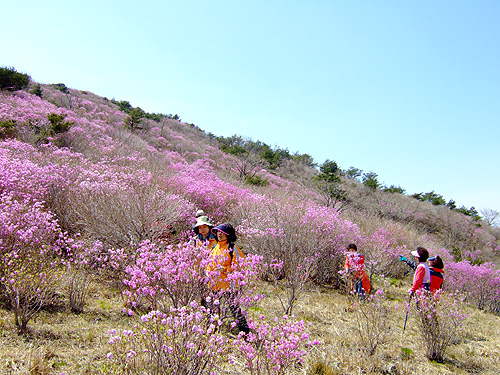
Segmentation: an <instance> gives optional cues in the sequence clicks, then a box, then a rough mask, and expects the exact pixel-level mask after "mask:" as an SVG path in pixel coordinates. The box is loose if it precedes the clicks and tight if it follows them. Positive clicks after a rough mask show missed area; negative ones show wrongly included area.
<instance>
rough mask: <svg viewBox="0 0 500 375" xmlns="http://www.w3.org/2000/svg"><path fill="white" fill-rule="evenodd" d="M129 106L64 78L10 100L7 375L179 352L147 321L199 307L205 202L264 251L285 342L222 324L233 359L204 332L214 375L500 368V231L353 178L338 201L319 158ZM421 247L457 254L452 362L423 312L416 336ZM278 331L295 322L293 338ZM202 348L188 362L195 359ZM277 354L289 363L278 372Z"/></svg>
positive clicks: (449, 303)
mask: <svg viewBox="0 0 500 375" xmlns="http://www.w3.org/2000/svg"><path fill="white" fill-rule="evenodd" d="M37 87H39V90H37V91H36V92H35V91H33V89H34V88H35V89H36V88H37ZM30 91H31V92H35V93H36V94H38V95H36V94H32V93H30ZM126 103H127V102H118V101H116V100H110V99H107V98H102V97H99V96H97V95H95V94H92V93H91V92H88V91H80V90H76V89H72V88H67V87H66V86H64V85H62V84H59V85H39V86H36V84H33V83H31V86H30V87H29V88H28V89H26V90H18V91H13V92H10V91H2V92H0V125H1V128H0V135H1V137H0V138H2V141H1V147H0V174H1V178H0V194H1V195H0V205H1V207H2V210H1V215H2V216H1V218H0V225H1V227H0V230H1V233H0V236H1V237H0V250H1V254H2V258H3V259H2V261H3V265H2V268H1V275H0V276H1V278H0V291H1V292H2V293H1V302H2V309H1V310H0V313H1V315H0V323H1V324H0V327H1V329H2V348H3V349H2V350H1V351H0V366H3V367H1V368H2V371H3V372H2V373H39V374H52V373H54V374H56V373H57V374H60V373H63V372H64V373H67V374H79V373H82V374H84V373H87V374H93V373H126V371H130V373H134V372H133V366H132V365H130V363H131V362H127V361H136V364H139V365H141V366H143V367H142V368H143V369H144V368H146V367H145V366H147V365H146V364H145V363H146V362H147V361H146V360H145V359H144V357H145V355H143V356H142V357H141V355H140V353H141V351H140V350H139V349H142V352H144V350H143V349H144V348H149V349H148V351H149V352H151V347H149V346H147V345H148V340H142V341H141V339H140V337H141V332H142V331H145V332H153V334H152V336H151V337H153V338H154V339H151V340H152V341H153V342H154V340H156V339H157V338H158V337H165V343H167V342H168V343H170V344H169V345H174V344H173V343H176V344H178V341H176V339H170V338H168V339H167V338H166V337H167V336H168V337H170V336H169V335H168V334H167V336H162V335H165V332H164V331H162V330H161V329H160V331H158V327H157V326H155V325H154V324H152V325H148V322H153V321H154V318H153V317H150V318H145V319H142V320H141V319H139V318H138V317H140V316H143V315H145V314H151V312H152V311H161V313H162V314H165V317H164V318H165V320H167V318H170V317H174V316H176V314H180V315H179V316H183V317H184V315H182V314H184V312H182V311H177V310H171V308H175V309H180V308H181V307H182V306H190V308H192V309H193V313H194V312H196V311H197V309H199V308H200V307H199V306H198V305H197V303H198V302H199V301H200V299H201V298H205V297H206V296H205V295H203V293H205V292H204V287H203V281H202V279H203V275H204V267H202V266H203V265H204V263H203V262H204V261H205V260H204V258H203V257H202V254H201V253H200V252H199V251H196V249H193V247H192V246H191V245H190V243H189V242H186V238H187V236H190V235H191V232H190V231H191V226H192V225H193V223H194V221H195V219H194V215H195V213H196V211H197V210H198V209H203V210H204V211H205V212H206V213H207V214H208V215H209V217H210V219H211V220H212V222H214V223H217V224H218V223H223V222H230V223H232V224H233V225H234V227H235V228H236V232H237V234H238V237H239V239H238V242H237V243H238V245H239V246H240V247H241V248H242V249H243V250H244V252H245V253H246V254H247V258H246V259H247V260H248V264H247V266H246V268H245V270H246V271H245V272H246V273H245V274H244V275H242V276H241V277H242V278H243V279H244V280H246V287H245V288H243V290H242V294H241V300H240V304H241V306H242V307H245V308H244V309H243V310H244V311H246V312H247V314H248V317H249V318H250V319H252V322H253V323H252V324H254V325H255V328H254V329H255V331H256V332H259V333H260V334H262V338H261V339H262V342H265V340H266V339H264V337H267V340H268V342H271V343H275V344H276V345H275V346H273V345H274V344H273V345H270V346H269V347H265V350H264V347H263V346H259V345H257V344H255V343H254V346H252V347H247V346H246V345H247V344H248V343H247V342H245V341H241V340H240V341H238V339H237V338H235V337H234V332H231V329H230V328H225V330H224V327H225V326H223V327H222V328H221V329H220V330H219V331H218V333H217V334H219V333H221V334H220V337H217V340H220V341H217V342H218V348H219V349H220V348H225V350H226V349H227V353H226V352H223V353H221V352H219V351H217V346H215V347H214V346H213V343H212V342H208V341H207V342H206V343H205V341H203V340H204V338H207V337H210V338H211V337H212V335H215V334H213V333H212V332H210V333H207V332H205V333H204V334H203V335H202V336H192V337H191V336H190V339H191V340H193V341H196V340H198V341H199V342H203V343H204V344H205V345H206V346H204V347H203V348H204V349H203V352H198V353H201V354H199V355H198V354H194V357H193V358H195V357H196V358H201V359H200V361H202V360H203V361H206V363H210V366H213V371H217V372H218V373H252V374H254V373H255V374H257V373H259V374H261V373H262V374H264V373H276V374H278V373H282V374H285V373H307V374H313V373H317V374H320V373H334V374H352V373H398V374H413V373H423V372H427V373H459V374H465V373H471V372H472V373H483V374H490V373H491V374H493V373H497V369H498V367H497V363H498V360H499V359H500V342H499V341H498V339H497V337H498V334H499V333H500V319H499V318H498V316H497V315H495V313H498V312H499V311H500V294H499V290H500V273H499V271H497V264H498V263H499V262H498V261H499V246H500V242H499V236H500V233H499V230H498V228H493V227H490V226H488V225H487V223H485V222H480V221H474V220H473V219H472V218H471V217H469V216H465V215H463V214H461V213H459V212H456V211H453V210H450V209H449V208H447V207H445V206H435V205H433V204H431V203H429V202H422V201H419V200H417V199H413V198H411V197H408V196H405V195H403V194H399V193H390V192H384V191H382V190H381V189H379V188H376V189H371V188H369V187H367V186H365V185H364V184H362V183H360V182H359V181H357V180H356V179H352V178H351V179H349V178H346V176H340V177H339V178H340V182H339V184H338V186H341V188H342V190H343V191H344V192H345V199H343V200H342V202H338V203H337V204H325V195H324V191H322V190H321V188H320V187H318V184H317V181H318V178H317V177H318V175H320V171H318V169H316V168H315V167H314V166H313V165H312V164H311V163H310V161H309V160H308V159H307V157H305V156H307V155H300V154H298V153H296V154H294V155H292V156H293V157H292V156H289V157H286V158H283V159H282V160H280V162H279V163H277V164H275V165H273V164H272V163H271V162H270V163H267V164H266V163H264V162H263V161H262V160H261V159H259V154H258V153H250V152H241V153H239V152H227V151H228V150H227V148H226V149H225V148H224V147H223V143H221V141H220V139H219V140H218V138H217V137H216V136H214V135H212V134H211V133H208V132H205V131H203V130H201V129H200V128H199V127H198V126H196V125H193V124H186V123H183V122H182V121H179V119H178V116H172V115H159V114H145V113H140V111H138V110H135V111H134V108H133V107H132V106H130V103H128V106H127V105H125V104H126ZM148 117H149V118H148ZM282 146H286V145H282ZM224 151H226V152H224ZM232 151H234V149H233V150H232ZM271 151H272V150H271ZM304 157H305V158H304ZM248 171H250V172H248ZM247 172H248V173H247ZM248 175H250V176H252V177H253V178H254V179H253V180H252V179H248V178H247V176H248ZM256 177H258V178H257V179H255V178H256ZM315 177H316V178H315ZM336 186H337V185H336ZM349 243H356V244H357V245H358V247H359V248H360V249H361V250H362V252H363V254H364V257H365V263H366V268H367V269H368V270H369V272H370V275H371V277H372V282H373V285H374V292H373V293H372V296H373V297H370V298H371V302H370V303H366V304H363V303H361V304H359V303H356V301H355V300H354V298H353V297H352V296H350V295H349V293H348V292H347V289H348V288H347V287H346V281H345V278H344V277H343V276H342V274H341V272H340V271H342V270H343V265H344V258H345V254H344V253H345V248H346V245H347V244H349ZM417 246H423V247H425V248H427V249H429V252H430V253H431V255H439V256H441V257H442V258H443V260H444V263H445V275H446V276H445V277H446V278H445V289H446V291H447V293H454V294H455V295H456V297H454V298H453V299H452V300H449V299H448V297H443V298H442V301H443V302H442V303H441V305H440V306H439V308H436V309H437V310H439V311H440V312H442V313H443V314H448V315H446V316H447V317H448V318H446V319H444V318H443V319H444V320H445V321H450V322H454V324H455V325H454V326H453V327H448V326H440V327H438V328H440V329H444V330H445V331H448V332H449V333H450V335H452V336H450V337H449V340H451V341H450V342H449V343H448V344H449V346H448V348H447V351H446V352H445V355H444V358H440V359H439V361H438V362H432V361H428V359H427V358H426V356H425V342H426V341H425V338H421V337H420V335H419V331H422V330H424V331H425V329H421V328H420V329H419V328H418V327H419V326H418V324H419V322H422V319H420V318H419V313H418V311H416V310H414V307H415V306H414V304H412V305H411V307H413V310H412V311H411V313H410V314H409V315H410V318H409V326H408V327H406V331H405V333H404V334H403V333H402V327H403V324H404V317H405V311H404V303H405V302H407V294H406V290H407V289H408V288H409V286H410V283H411V276H410V275H409V273H410V270H409V269H408V267H407V266H406V265H405V264H404V263H403V262H400V261H399V257H398V256H399V254H403V255H405V256H406V257H410V255H409V254H410V251H412V250H414V249H415V248H416V247H417ZM200 257H201V258H200ZM188 270H191V271H192V273H189V272H188ZM264 295H265V296H267V297H266V298H264ZM221 299H222V297H221ZM193 304H194V305H193ZM440 309H442V310H440ZM169 314H170V315H169ZM284 314H287V315H292V314H294V315H295V317H294V318H290V317H289V318H287V319H283V315H284ZM451 316H452V317H453V318H451ZM465 316H468V318H467V319H465V323H462V319H463V318H464V317H465ZM278 317H279V318H278ZM370 317H371V318H374V320H373V319H369V318H370ZM275 318H276V319H277V320H276V321H275ZM147 319H150V320H147ZM179 319H180V318H179ZM186 319H187V318H186ZM189 319H196V318H195V317H191V318H189ZM189 321H190V322H192V320H189ZM300 322H302V323H300ZM304 322H305V323H304ZM440 322H441V323H440V324H444V323H443V321H441V320H440ZM381 323H383V324H381ZM162 324H163V323H162ZM301 324H303V325H301ZM308 324H309V325H308ZM462 324H464V325H463V327H462ZM181 326H182V325H181ZM273 326H274V327H278V329H277V331H278V332H286V335H282V336H281V338H280V340H282V341H281V342H280V343H281V344H280V345H281V346H280V345H279V344H278V342H279V340H278V338H276V337H275V338H274V339H271V338H270V337H271V336H272V335H271V333H269V332H270V329H269V327H273ZM200 327H201V325H200ZM160 328H161V327H160ZM434 328H436V327H434ZM200 329H201V328H200ZM461 329H463V330H462V331H461ZM123 330H124V331H123ZM141 330H142V331H141ZM108 331H111V332H115V331H116V332H122V334H121V336H120V334H116V333H112V334H109V333H108ZM17 332H19V333H20V335H19V336H18V335H17ZM123 332H129V333H128V334H127V333H125V336H124V333H123ZM158 332H161V334H159V333H158ZM179 332H180V333H179V335H180V336H179V337H181V336H182V334H181V333H182V332H185V331H179ZM272 332H275V331H272ZM358 334H360V335H359V336H358ZM110 335H111V341H113V340H114V341H116V342H118V341H119V342H120V343H121V344H120V345H121V346H120V345H118V346H117V345H113V344H111V343H110V342H109V341H110ZM113 335H118V336H120V339H116V340H115V339H113V338H112V337H114V336H113ZM127 335H128V336H127ZM266 335H267V336H266ZM115 337H116V336H115ZM127 337H128V338H127ZM151 340H150V341H151ZM169 340H171V341H169ZM259 342H260V341H259ZM427 342H428V341H427ZM235 343H236V345H234V344H235ZM186 345H187V344H185V343H184V346H182V345H181V346H180V347H179V348H180V349H179V350H180V352H178V353H177V354H178V355H177V357H179V358H182V357H188V358H191V357H189V356H190V355H192V353H191V352H189V351H186V350H187V349H186ZM160 346H161V345H160ZM229 348H232V349H229ZM235 348H240V351H238V350H236V349H235ZM252 348H254V349H255V350H256V353H255V354H254V356H253V357H250V356H248V355H247V354H248V353H249V351H252V350H254V349H252ZM285 348H287V349H286V350H285ZM132 352H134V354H133V355H132V354H131V353H132ZM108 353H113V354H114V356H111V357H108ZM137 353H139V354H137ZM215 353H217V355H215ZM158 355H159V354H158ZM120 356H121V357H120ZM159 356H160V355H159ZM155 358H157V357H155ZM215 358H217V359H218V362H217V361H215ZM255 358H259V360H260V362H259V363H260V364H259V363H256V362H255V360H256V359H255ZM265 358H267V360H266V359H265ZM269 358H275V359H273V360H275V361H278V362H279V364H276V363H278V362H272V363H273V365H271V366H270V367H269V368H264V367H265V366H264V365H263V364H265V363H267V362H266V361H271V360H270V359H269ZM276 358H279V360H278V359H276ZM157 360H158V359H157ZM302 360H303V362H301V361H302ZM141 361H145V362H141ZM193 361H194V360H193ZM210 361H214V363H212V362H210ZM153 362H154V361H153ZM125 363H129V367H126V366H125V365H124V364H125ZM299 363H300V364H299ZM248 366H250V367H248ZM251 366H254V367H251ZM259 366H260V367H259ZM262 366H264V367H262ZM273 366H274V367H273ZM322 366H323V367H322ZM127 368H128V369H129V370H126V369H127ZM251 369H253V370H251ZM252 371H253V372H252ZM280 371H281V372H280ZM320 371H326V372H320ZM328 371H329V372H328ZM150 373H155V372H154V371H153V370H150ZM160 373H163V372H160ZM165 373H167V372H165ZM192 373H204V372H203V371H201V370H200V371H199V372H195V371H194V370H193V372H192Z"/></svg>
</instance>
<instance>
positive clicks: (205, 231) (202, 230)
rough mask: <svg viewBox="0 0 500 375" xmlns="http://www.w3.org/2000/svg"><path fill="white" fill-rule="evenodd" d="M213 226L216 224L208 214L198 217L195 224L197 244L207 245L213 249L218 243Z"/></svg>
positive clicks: (199, 245)
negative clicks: (213, 223)
mask: <svg viewBox="0 0 500 375" xmlns="http://www.w3.org/2000/svg"><path fill="white" fill-rule="evenodd" d="M213 227H214V226H213V225H212V223H211V222H210V220H209V218H208V216H199V217H198V218H197V219H196V224H194V225H193V231H194V233H195V238H194V240H195V245H196V246H198V247H201V246H207V247H208V248H209V249H211V248H212V247H214V246H215V245H216V244H217V238H216V236H215V234H213V233H212V228H213Z"/></svg>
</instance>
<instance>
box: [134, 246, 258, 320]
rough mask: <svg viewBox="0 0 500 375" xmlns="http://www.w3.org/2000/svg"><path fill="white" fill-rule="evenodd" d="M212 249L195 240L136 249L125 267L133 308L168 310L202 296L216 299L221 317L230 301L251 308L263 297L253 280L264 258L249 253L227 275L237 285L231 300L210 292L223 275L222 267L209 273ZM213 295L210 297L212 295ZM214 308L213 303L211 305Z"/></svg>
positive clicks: (199, 298)
mask: <svg viewBox="0 0 500 375" xmlns="http://www.w3.org/2000/svg"><path fill="white" fill-rule="evenodd" d="M211 261H212V260H211V258H210V249H206V248H204V247H201V248H200V247H198V246H197V245H196V244H194V243H190V242H182V243H180V244H178V245H175V246H172V245H162V244H161V243H154V242H149V241H145V242H144V243H142V244H141V245H140V246H139V247H138V248H137V253H136V257H135V261H134V263H133V264H131V265H130V266H128V267H127V268H126V270H125V272H126V275H125V277H124V283H125V284H126V286H127V290H126V291H125V294H126V295H127V297H128V302H129V303H130V304H131V305H132V307H133V308H146V309H153V310H159V311H163V312H165V311H168V310H169V307H170V306H173V307H175V308H179V307H181V306H186V305H189V304H190V303H192V302H195V301H200V300H202V299H204V300H209V301H211V302H215V301H217V302H216V304H217V306H218V307H217V310H218V313H219V315H221V319H222V320H225V319H226V318H229V317H230V315H227V312H228V310H229V307H230V305H231V304H237V305H241V306H242V307H244V308H245V309H246V308H249V307H251V306H252V305H253V304H255V303H256V302H258V301H259V300H260V299H261V296H258V295H256V294H254V291H255V290H254V289H252V288H253V281H255V279H256V278H257V276H258V275H259V272H260V262H261V257H258V256H254V255H247V256H246V257H245V258H244V259H242V260H240V261H239V263H240V267H239V269H238V270H233V272H231V273H230V274H229V275H227V281H228V282H229V283H230V284H231V285H237V286H238V287H237V288H233V289H232V292H231V298H230V299H228V298H227V296H225V294H224V293H222V292H220V293H218V292H215V293H211V292H210V285H211V284H213V283H214V281H215V280H216V279H217V278H218V277H219V276H220V270H214V271H212V272H208V271H207V270H206V266H207V265H208V264H209V263H210V262H211ZM209 295H210V296H209ZM210 305H211V307H212V308H213V306H214V304H213V303H211V304H210Z"/></svg>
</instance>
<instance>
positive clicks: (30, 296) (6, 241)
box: [0, 192, 66, 333]
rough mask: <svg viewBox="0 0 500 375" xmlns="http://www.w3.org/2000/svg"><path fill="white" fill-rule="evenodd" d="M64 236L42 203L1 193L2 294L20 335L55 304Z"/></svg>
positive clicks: (0, 249) (0, 261) (0, 246)
mask: <svg viewBox="0 0 500 375" xmlns="http://www.w3.org/2000/svg"><path fill="white" fill-rule="evenodd" d="M65 239H66V238H65V234H64V233H62V232H61V230H60V228H59V225H58V223H57V220H56V219H55V218H54V216H53V215H52V214H51V213H50V212H47V211H46V210H45V209H44V207H43V203H42V202H38V201H31V200H30V199H28V198H25V199H22V200H17V199H16V197H15V196H14V195H13V194H11V193H5V192H4V193H2V194H0V293H1V294H2V296H3V297H4V298H5V299H7V300H8V302H9V305H10V308H11V309H12V310H13V312H14V316H15V323H16V326H17V329H18V332H19V333H25V332H26V330H27V324H28V322H29V321H30V320H31V319H32V318H33V317H34V316H35V315H36V314H37V313H38V312H39V311H40V309H41V308H42V307H43V306H46V305H48V304H50V303H51V302H52V301H53V298H54V293H55V286H56V284H57V283H58V280H59V278H60V276H61V273H62V271H63V267H64V264H65V263H64V261H63V258H62V255H63V249H64V242H65Z"/></svg>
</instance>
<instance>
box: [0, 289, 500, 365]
mask: <svg viewBox="0 0 500 375" xmlns="http://www.w3.org/2000/svg"><path fill="white" fill-rule="evenodd" d="M375 287H377V285H375ZM407 287H408V285H406V283H405V284H404V285H403V286H399V287H395V286H393V287H389V289H388V290H387V293H388V295H389V296H390V298H391V303H394V304H396V303H398V304H399V305H401V301H402V300H403V299H405V298H406V293H405V290H406V289H407ZM260 292H263V293H266V294H267V295H268V296H269V298H267V299H265V300H264V301H263V302H262V304H261V305H259V307H257V308H255V309H253V310H252V311H250V312H249V314H250V316H256V315H260V314H261V313H263V312H265V314H266V316H268V317H273V316H280V315H281V314H282V309H281V306H280V304H279V302H278V300H277V298H275V297H274V296H273V288H272V287H271V285H270V284H264V283H263V284H261V290H260ZM122 308H123V300H122V297H121V295H120V293H119V292H118V291H112V290H108V289H106V288H105V287H103V286H102V285H93V287H92V290H91V296H90V298H89V300H88V305H87V307H86V311H85V312H84V313H82V314H79V315H75V314H72V313H70V312H68V311H57V312H48V311H44V312H42V313H41V314H40V315H39V316H38V317H37V318H36V320H35V321H34V322H32V323H31V324H30V333H29V335H28V336H27V337H20V336H17V334H16V333H15V332H16V330H15V327H14V325H13V323H12V322H13V316H12V314H11V313H10V312H8V311H5V310H0V332H1V334H0V347H1V350H0V373H1V374H61V373H63V372H65V373H66V374H96V373H99V371H101V370H103V369H104V366H105V363H106V362H105V357H106V353H107V352H108V351H109V345H108V334H107V331H108V330H110V329H112V328H115V329H126V328H130V327H131V326H133V325H134V324H135V319H136V318H134V317H127V316H125V315H124V314H123V313H122ZM295 311H296V314H297V317H298V318H299V319H304V320H305V321H307V322H309V323H310V324H311V326H310V332H311V335H312V338H313V339H317V340H319V341H320V342H321V343H322V345H321V346H319V347H316V348H315V349H314V351H313V352H312V353H311V356H310V358H309V361H308V363H307V364H306V366H304V367H303V368H302V369H301V370H300V371H299V372H300V373H302V374H314V372H312V369H313V368H316V369H317V368H321V366H317V364H318V363H323V364H324V365H326V366H324V367H323V368H322V370H321V371H323V372H321V373H331V374H401V375H403V374H420V373H426V374H471V373H474V374H485V375H486V374H498V369H499V365H498V363H499V362H500V339H499V338H500V318H499V317H498V316H494V315H492V314H486V313H484V312H481V311H478V310H475V309H471V310H470V313H471V317H470V318H469V319H468V321H467V322H466V325H465V329H464V332H463V335H462V339H461V341H460V342H458V343H455V344H454V345H452V347H450V349H449V350H448V351H447V353H446V356H445V358H446V360H445V362H444V363H441V364H438V363H432V362H429V361H428V360H427V358H426V357H425V355H424V352H425V351H424V348H423V345H422V344H421V342H420V339H419V336H418V332H417V325H416V324H415V322H414V321H413V318H412V317H410V318H409V320H408V325H407V328H406V331H405V333H404V334H403V330H402V327H403V323H404V316H405V313H404V311H403V310H402V309H399V310H398V311H396V312H395V313H394V314H393V316H392V317H391V327H392V332H391V335H390V337H389V339H388V340H387V341H386V342H384V343H383V344H381V345H380V346H379V347H378V348H377V350H376V352H375V354H374V355H372V356H370V355H368V354H367V353H366V351H365V350H364V348H363V347H361V346H360V341H359V339H358V336H357V333H356V328H355V327H356V321H355V317H356V314H355V313H354V311H355V306H353V301H352V300H351V299H349V298H348V296H346V295H343V294H341V293H339V292H338V291H336V290H333V289H328V288H319V287H315V288H312V289H310V290H309V291H308V292H307V293H306V294H305V295H304V296H303V298H302V299H301V300H299V302H298V303H297V306H296V310H295ZM315 365H316V366H315ZM325 369H326V370H325ZM318 371H319V370H318ZM324 371H329V372H324Z"/></svg>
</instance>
